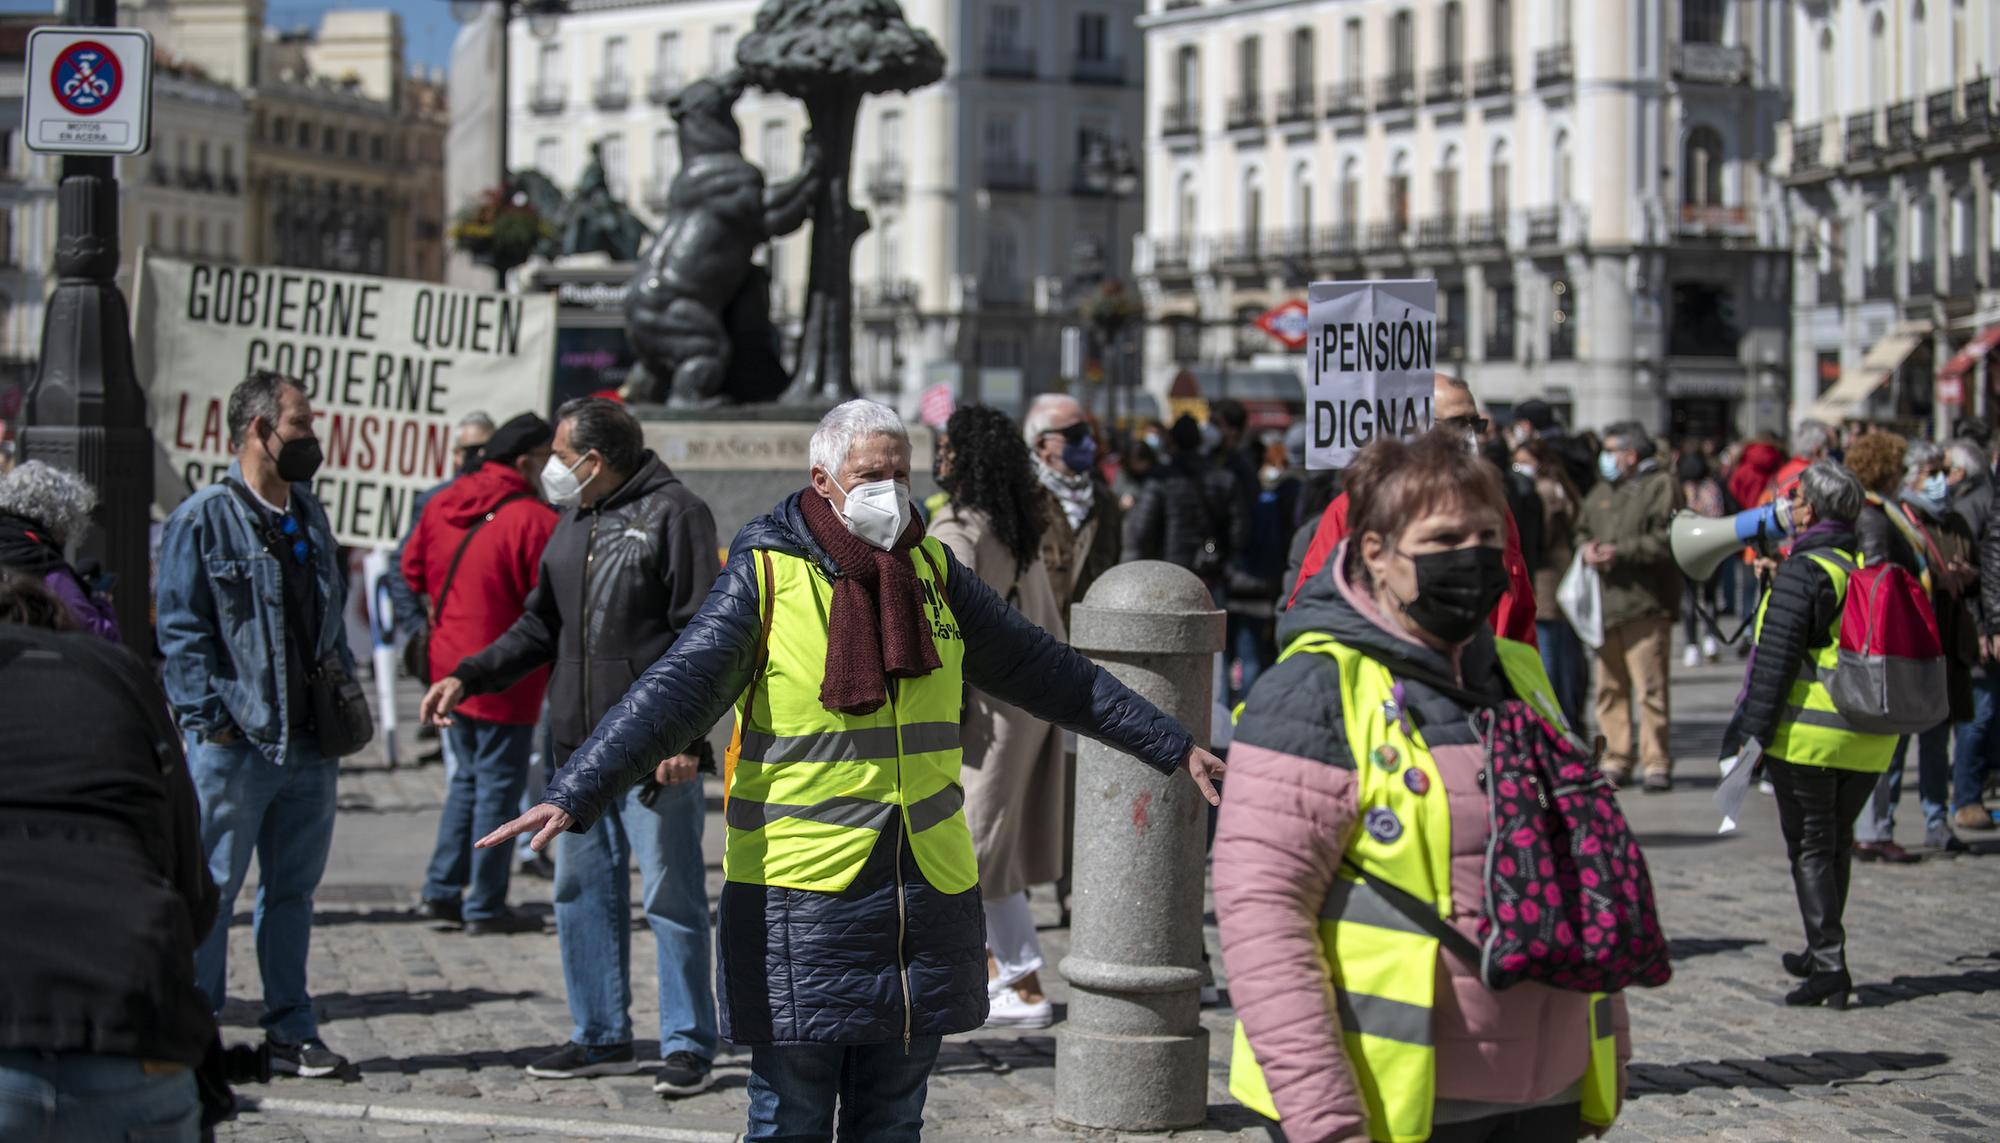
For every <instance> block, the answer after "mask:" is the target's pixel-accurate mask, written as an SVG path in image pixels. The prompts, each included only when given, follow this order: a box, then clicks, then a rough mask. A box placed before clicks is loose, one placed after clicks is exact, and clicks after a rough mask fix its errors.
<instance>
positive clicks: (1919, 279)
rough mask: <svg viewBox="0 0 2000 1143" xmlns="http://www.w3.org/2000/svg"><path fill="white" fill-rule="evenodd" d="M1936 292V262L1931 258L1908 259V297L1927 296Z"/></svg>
mask: <svg viewBox="0 0 2000 1143" xmlns="http://www.w3.org/2000/svg"><path fill="white" fill-rule="evenodd" d="M1936 293H1937V262H1936V260H1934V259H1931V258H1912V259H1911V260H1910V295H1909V296H1910V297H1913V298H1928V297H1931V296H1932V295H1934V294H1936Z"/></svg>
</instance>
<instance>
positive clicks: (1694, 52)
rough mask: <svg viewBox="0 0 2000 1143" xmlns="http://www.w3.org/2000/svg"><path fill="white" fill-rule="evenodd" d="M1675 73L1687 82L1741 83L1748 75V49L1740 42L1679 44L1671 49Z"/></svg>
mask: <svg viewBox="0 0 2000 1143" xmlns="http://www.w3.org/2000/svg"><path fill="white" fill-rule="evenodd" d="M1674 75H1675V77H1676V78H1678V79H1682V80H1686V81H1688V82H1690V83H1728V84H1735V83H1743V82H1744V81H1746V80H1748V79H1749V78H1750V49H1749V48H1746V47H1743V46H1742V45H1741V44H1700V43H1684V44H1681V45H1680V46H1678V47H1676V48H1675V49H1674Z"/></svg>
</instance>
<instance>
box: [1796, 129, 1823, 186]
mask: <svg viewBox="0 0 2000 1143" xmlns="http://www.w3.org/2000/svg"><path fill="white" fill-rule="evenodd" d="M1824 139H1825V129H1824V128H1823V127H1821V126H1820V125H1819V124H1817V123H1814V124H1812V125H1811V126H1809V127H1799V128H1796V129H1794V130H1793V131H1792V173H1793V174H1795V175H1803V174H1808V173H1810V172H1813V171H1819V170H1824V169H1825V167H1826V164H1825V163H1824V162H1822V161H1821V157H1820V155H1821V147H1822V146H1823V145H1824Z"/></svg>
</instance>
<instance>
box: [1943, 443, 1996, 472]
mask: <svg viewBox="0 0 2000 1143" xmlns="http://www.w3.org/2000/svg"><path fill="white" fill-rule="evenodd" d="M1944 455H1945V457H1946V459H1947V460H1948V461H1949V462H1950V464H1951V467H1953V468H1957V469H1963V470H1964V471H1965V472H1966V473H1968V474H1971V473H1978V472H1985V471H1987V469H1988V466H1989V464H1990V463H1991V462H1989V461H1988V460H1987V459H1986V450H1985V449H1983V448H1980V447H1979V443H1978V442H1977V441H1969V440H1966V439H1965V438H1964V437H1960V438H1958V439H1957V440H1955V441H1953V442H1951V444H1949V445H1947V446H1946V447H1945V450H1944Z"/></svg>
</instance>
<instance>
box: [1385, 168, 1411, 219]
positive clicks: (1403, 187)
mask: <svg viewBox="0 0 2000 1143" xmlns="http://www.w3.org/2000/svg"><path fill="white" fill-rule="evenodd" d="M1389 221H1391V222H1393V223H1395V224H1396V229H1397V230H1408V229H1409V228H1410V156H1409V154H1408V153H1407V152H1402V151H1399V152H1397V153H1396V158H1395V161H1394V162H1392V163H1391V164H1390V165H1389Z"/></svg>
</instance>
